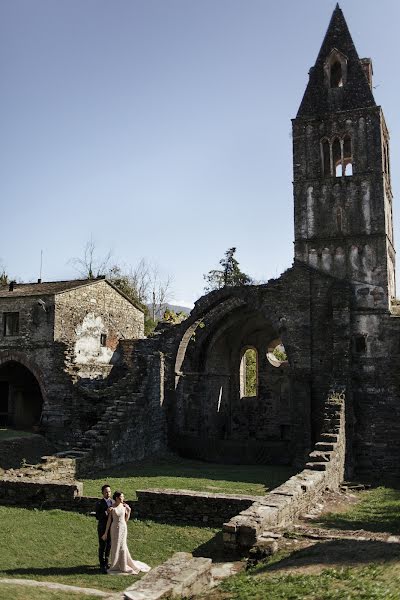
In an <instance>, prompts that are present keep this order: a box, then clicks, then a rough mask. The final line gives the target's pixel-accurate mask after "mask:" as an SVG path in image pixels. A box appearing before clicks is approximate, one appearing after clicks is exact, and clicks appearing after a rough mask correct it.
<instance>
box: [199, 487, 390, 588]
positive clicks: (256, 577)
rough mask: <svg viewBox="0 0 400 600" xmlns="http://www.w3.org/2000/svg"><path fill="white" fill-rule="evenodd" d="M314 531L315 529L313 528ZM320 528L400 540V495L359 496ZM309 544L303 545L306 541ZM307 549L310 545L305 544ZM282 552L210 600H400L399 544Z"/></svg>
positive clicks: (324, 545)
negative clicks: (384, 534)
mask: <svg viewBox="0 0 400 600" xmlns="http://www.w3.org/2000/svg"><path fill="white" fill-rule="evenodd" d="M309 525H310V526H311V525H312V523H309ZM315 525H317V526H318V527H328V528H336V529H346V530H348V532H349V533H350V532H351V531H357V530H359V529H365V530H367V531H372V532H388V533H391V534H400V490H399V489H394V488H389V487H379V488H375V489H371V490H368V491H365V492H360V493H359V502H358V503H357V504H355V505H353V506H351V507H350V508H349V509H348V510H347V511H345V512H340V513H331V514H328V515H325V516H323V517H322V518H320V519H319V520H318V522H315ZM303 542H304V540H303ZM306 544H307V543H306ZM306 544H305V547H303V546H302V544H301V540H300V539H299V540H298V543H297V547H296V543H294V544H293V547H292V549H291V550H282V551H280V552H279V553H277V554H276V555H275V556H274V557H272V558H271V559H270V560H269V561H266V562H262V563H259V565H257V567H255V568H253V569H251V570H249V571H247V572H246V573H241V574H239V575H236V576H234V577H230V578H228V579H227V580H225V581H224V582H223V583H222V584H221V585H220V586H219V587H218V588H217V589H216V590H214V591H213V592H212V594H210V595H208V596H204V597H205V598H208V599H209V600H239V599H240V600H264V599H268V600H400V544H388V543H385V542H382V541H380V540H379V539H377V540H368V539H364V540H359V539H345V540H330V541H321V542H317V543H315V544H314V545H312V546H308V545H306Z"/></svg>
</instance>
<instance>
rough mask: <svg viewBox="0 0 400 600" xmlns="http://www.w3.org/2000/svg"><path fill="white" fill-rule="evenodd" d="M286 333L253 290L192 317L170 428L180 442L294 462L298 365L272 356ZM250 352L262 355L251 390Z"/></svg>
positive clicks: (223, 457) (198, 450)
mask: <svg viewBox="0 0 400 600" xmlns="http://www.w3.org/2000/svg"><path fill="white" fill-rule="evenodd" d="M241 296H242V297H241ZM246 296H247V297H246ZM281 335H282V320H281V319H280V316H279V314H278V315H277V314H276V311H275V310H273V309H272V308H271V306H267V305H265V304H264V303H261V304H260V303H259V297H258V298H253V297H252V294H251V293H250V294H249V292H248V291H247V290H246V291H244V292H243V294H237V295H235V296H234V297H231V298H229V299H223V300H222V302H221V303H220V304H218V305H216V306H214V307H213V308H212V309H211V310H208V311H206V312H205V313H204V314H203V315H202V317H201V318H198V319H196V320H194V321H193V322H192V323H191V324H190V325H189V327H188V329H187V330H186V332H185V333H184V335H183V336H182V338H181V343H180V345H179V348H178V352H177V356H176V362H175V394H174V396H175V398H174V404H173V419H172V421H173V431H170V433H171V436H170V441H171V444H172V445H173V446H174V447H175V449H177V450H178V451H180V452H181V453H182V454H186V455H189V456H192V457H197V458H202V459H206V460H214V461H222V462H231V463H240V462H246V463H257V462H262V463H264V462H267V463H280V464H289V463H291V462H292V460H293V447H294V446H293V443H292V442H293V436H294V429H293V427H292V423H293V421H294V420H295V418H296V417H295V410H293V409H292V379H293V377H292V375H293V371H292V370H291V369H290V367H289V362H288V361H281V362H279V365H280V364H282V365H284V366H282V368H278V369H277V368H276V365H275V366H273V365H272V364H271V362H270V361H269V360H268V358H267V354H268V351H269V349H270V346H271V344H274V341H276V340H277V339H279V340H280V337H281ZM249 352H252V353H253V355H254V356H253V359H254V360H253V361H252V362H253V363H254V365H253V364H252V370H253V371H254V374H252V378H253V379H254V382H253V386H252V387H251V391H249V389H248V386H247V385H245V384H246V383H248V382H247V381H246V377H245V373H244V368H245V365H244V361H243V357H244V356H245V355H246V353H249ZM285 367H286V368H285Z"/></svg>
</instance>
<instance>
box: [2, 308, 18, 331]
mask: <svg viewBox="0 0 400 600" xmlns="http://www.w3.org/2000/svg"><path fill="white" fill-rule="evenodd" d="M3 324H4V329H3V333H4V335H6V336H12V335H18V334H19V313H17V312H6V313H3Z"/></svg>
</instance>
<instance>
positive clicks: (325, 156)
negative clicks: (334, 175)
mask: <svg viewBox="0 0 400 600" xmlns="http://www.w3.org/2000/svg"><path fill="white" fill-rule="evenodd" d="M322 168H323V172H324V175H330V174H331V148H330V145H329V142H328V140H324V141H323V142H322Z"/></svg>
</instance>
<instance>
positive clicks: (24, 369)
mask: <svg viewBox="0 0 400 600" xmlns="http://www.w3.org/2000/svg"><path fill="white" fill-rule="evenodd" d="M0 387H1V390H0V399H1V410H0V412H1V413H2V421H4V424H5V425H8V426H15V427H17V428H20V429H23V428H31V427H33V426H38V425H39V423H40V420H41V417H42V414H43V407H44V404H45V401H46V390H45V385H44V381H43V375H42V373H41V371H40V369H39V368H38V367H37V365H35V364H34V363H33V362H32V361H31V360H29V359H28V358H27V357H26V356H25V354H23V353H22V352H19V351H7V352H1V353H0Z"/></svg>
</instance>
